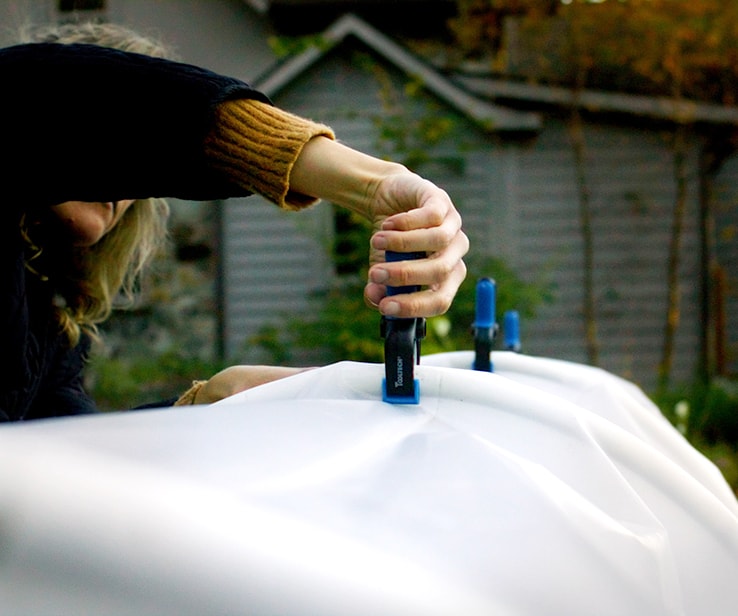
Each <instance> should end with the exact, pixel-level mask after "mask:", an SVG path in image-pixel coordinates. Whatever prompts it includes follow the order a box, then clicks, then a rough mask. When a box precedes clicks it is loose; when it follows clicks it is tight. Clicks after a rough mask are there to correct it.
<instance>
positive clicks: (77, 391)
mask: <svg viewBox="0 0 738 616" xmlns="http://www.w3.org/2000/svg"><path fill="white" fill-rule="evenodd" d="M34 41H35V42H31V43H25V44H19V45H16V46H12V47H8V48H5V49H0V79H2V81H3V84H4V87H3V96H2V97H0V118H2V120H0V121H2V122H4V124H5V125H4V126H3V133H2V134H3V145H4V146H5V148H6V156H5V160H6V161H8V162H7V163H6V164H5V167H4V169H3V172H2V176H3V182H4V185H5V196H6V206H5V207H4V208H3V209H2V214H0V215H2V216H4V217H5V218H4V220H3V221H2V222H3V223H4V224H2V230H1V231H0V234H1V235H2V237H1V238H0V245H1V246H2V247H1V248H0V251H2V253H3V258H2V261H0V276H2V277H3V279H4V282H5V285H6V288H8V289H10V293H9V294H8V297H7V298H5V299H2V300H0V317H3V321H2V322H3V323H8V324H9V326H8V327H7V329H6V330H5V331H4V332H3V333H2V334H0V348H3V349H5V350H6V353H7V357H9V358H10V361H11V363H12V366H11V369H10V370H9V371H8V373H7V374H5V375H3V376H1V377H0V419H3V420H20V419H30V418H35V417H44V416H58V415H71V414H78V413H86V412H93V411H94V404H93V402H92V401H91V400H90V399H89V397H88V396H87V395H86V394H85V392H84V390H83V387H82V378H81V374H82V367H83V364H84V361H85V359H86V357H87V354H88V349H89V340H90V337H91V336H94V335H95V333H96V326H97V324H98V323H100V322H102V321H104V320H105V319H106V318H107V317H108V316H109V314H110V311H111V307H112V301H113V299H114V298H115V297H116V295H117V294H118V293H119V291H123V292H124V293H130V292H131V289H132V286H133V283H134V281H135V279H136V276H137V275H138V274H139V273H140V271H141V269H142V268H143V267H144V266H145V265H146V262H147V261H148V259H149V258H150V256H151V255H152V254H153V252H154V251H155V250H156V247H157V245H158V242H160V241H161V239H162V238H163V237H164V225H165V219H166V213H167V212H166V206H165V205H164V204H163V202H161V201H160V200H159V199H158V198H160V197H179V198H182V199H190V200H200V199H202V200H214V199H223V198H228V197H235V196H245V195H249V194H252V193H259V194H261V195H263V196H265V197H266V198H268V199H270V200H272V201H273V202H274V203H276V204H277V205H278V206H280V207H283V208H286V209H291V210H299V209H302V208H304V207H307V206H309V205H311V204H313V203H315V202H316V201H317V200H319V199H326V200H330V201H332V202H334V203H336V204H338V205H341V206H343V207H346V208H349V209H351V210H354V211H356V212H359V213H360V214H362V215H364V216H366V217H367V218H368V219H370V220H371V221H372V222H373V224H374V227H375V230H376V231H375V233H374V235H373V236H372V239H371V246H370V263H371V267H370V270H369V281H368V283H367V285H366V287H365V291H364V296H365V298H366V301H367V302H368V303H369V304H370V305H373V306H376V307H377V308H378V309H379V311H380V312H381V313H383V314H386V315H394V316H407V317H412V316H432V315H436V314H440V313H443V312H444V311H445V310H446V309H447V308H448V306H449V305H450V303H451V300H452V299H453V296H454V295H455V293H456V290H457V289H458V287H459V285H460V284H461V282H462V280H463V278H464V276H465V266H464V263H463V256H464V255H465V254H466V251H467V250H468V240H467V238H466V236H465V235H464V233H463V232H462V230H461V219H460V216H459V214H458V212H457V211H456V209H455V208H454V206H453V204H452V203H451V201H450V199H449V198H448V196H447V195H446V193H445V192H443V191H442V190H441V189H439V188H437V187H436V186H434V185H433V184H431V183H430V182H428V181H427V180H424V179H422V178H420V177H418V176H417V175H415V174H413V173H411V172H410V171H408V170H407V169H405V168H404V167H403V166H401V165H398V164H395V163H390V162H386V161H382V160H379V159H376V158H373V157H371V156H368V155H365V154H363V153H360V152H357V151H356V150H352V149H350V148H348V147H346V146H344V145H342V144H340V143H338V142H337V141H336V140H335V138H334V134H333V132H332V130H331V129H330V128H329V127H327V126H324V125H322V124H318V123H315V122H312V121H310V120H307V119H304V118H299V117H297V116H294V115H292V114H289V113H287V112H285V111H282V110H280V109H277V108H275V107H274V106H272V105H271V103H270V102H269V101H268V100H267V99H266V97H265V96H264V95H262V94H261V93H259V92H257V91H255V90H253V89H252V88H251V87H249V86H248V85H247V84H245V83H243V82H241V81H239V80H236V79H232V78H229V77H225V76H221V75H217V74H215V73H212V72H210V71H207V70H203V69H200V68H198V67H194V66H191V65H187V64H182V63H176V62H172V61H170V60H166V59H163V58H161V57H160V56H162V55H163V50H162V49H161V47H159V46H158V45H156V44H155V43H152V42H151V41H148V40H147V39H144V38H142V37H140V36H138V35H136V34H135V33H132V32H130V31H128V30H126V29H123V28H119V27H116V26H113V25H110V24H86V25H79V24H78V25H72V26H66V27H62V28H60V29H57V30H47V31H45V32H43V33H40V34H36V38H35V39H34ZM385 250H395V251H400V252H409V251H424V252H426V253H427V254H428V257H427V258H426V259H422V260H418V261H413V262H398V263H385V262H384V258H383V253H384V251H385ZM408 284H414V285H423V286H424V289H423V290H422V291H420V292H418V293H413V294H407V295H402V296H393V297H391V298H390V297H387V296H386V285H397V286H399V285H408ZM295 370H296V369H291V368H278V367H264V366H234V367H231V368H228V369H226V370H224V371H223V372H221V373H218V374H217V375H215V376H214V377H212V378H211V379H209V380H208V381H198V382H196V383H195V384H194V385H193V388H192V389H191V390H189V391H188V392H186V393H185V394H184V395H183V396H182V397H181V398H180V400H179V401H178V403H179V404H191V403H198V404H199V403H208V402H213V401H215V400H218V399H221V398H223V397H225V396H228V395H232V394H233V393H236V392H238V391H241V390H243V389H246V388H248V387H251V386H253V385H256V384H260V383H263V382H267V381H270V380H273V379H275V378H280V377H282V376H286V375H288V374H291V373H292V372H294V371H295Z"/></svg>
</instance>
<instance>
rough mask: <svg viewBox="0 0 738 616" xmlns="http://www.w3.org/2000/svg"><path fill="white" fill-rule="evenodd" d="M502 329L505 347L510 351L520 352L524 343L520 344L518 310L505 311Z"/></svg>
mask: <svg viewBox="0 0 738 616" xmlns="http://www.w3.org/2000/svg"><path fill="white" fill-rule="evenodd" d="M502 331H503V334H504V339H505V348H506V349H507V350H508V351H514V352H516V353H520V351H521V350H522V345H521V344H520V315H519V314H518V311H517V310H508V311H506V312H505V315H504V317H503V321H502Z"/></svg>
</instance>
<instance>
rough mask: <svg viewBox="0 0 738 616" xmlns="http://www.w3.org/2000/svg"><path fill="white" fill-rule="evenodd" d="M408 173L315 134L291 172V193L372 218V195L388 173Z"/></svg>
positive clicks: (403, 169) (390, 163) (398, 166)
mask: <svg viewBox="0 0 738 616" xmlns="http://www.w3.org/2000/svg"><path fill="white" fill-rule="evenodd" d="M398 173H409V172H408V171H407V169H406V168H405V167H403V166H402V165H400V164H398V163H393V162H388V161H384V160H381V159H378V158H375V157H373V156H369V155H367V154H364V153H362V152H358V151H356V150H353V149H351V148H349V147H347V146H345V145H343V144H341V143H339V142H337V141H333V140H331V139H327V138H325V137H315V138H313V139H311V140H310V141H308V143H306V144H305V146H304V147H303V149H302V151H301V152H300V155H299V156H298V158H297V160H296V161H295V164H294V166H293V167H292V171H291V173H290V179H289V182H290V192H291V193H299V194H303V195H310V196H312V197H316V198H320V199H324V200H326V201H331V202H332V203H336V204H337V205H340V206H342V207H345V208H348V209H350V210H353V211H355V212H358V213H359V214H362V215H364V216H366V217H367V218H370V219H372V218H373V217H374V215H375V214H376V213H375V212H374V211H373V205H374V202H373V199H372V196H373V194H374V192H375V191H376V188H377V186H378V184H379V182H380V181H381V180H382V179H384V178H385V177H387V176H389V175H395V174H398Z"/></svg>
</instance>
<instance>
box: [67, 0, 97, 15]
mask: <svg viewBox="0 0 738 616" xmlns="http://www.w3.org/2000/svg"><path fill="white" fill-rule="evenodd" d="M104 9H105V0H59V12H60V13H74V12H76V11H102V10H104Z"/></svg>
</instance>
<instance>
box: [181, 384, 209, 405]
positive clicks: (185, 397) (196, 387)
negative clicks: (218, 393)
mask: <svg viewBox="0 0 738 616" xmlns="http://www.w3.org/2000/svg"><path fill="white" fill-rule="evenodd" d="M205 383H207V381H192V387H190V388H189V389H188V390H187V391H186V392H184V393H183V394H182V395H181V396H180V397H179V398H178V400H177V401H176V402H175V403H174V406H185V405H187V404H195V398H196V397H197V392H198V391H200V390H201V389H202V386H203V385H205Z"/></svg>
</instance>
